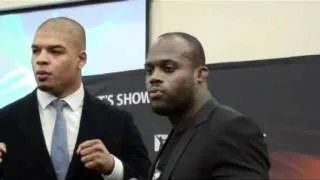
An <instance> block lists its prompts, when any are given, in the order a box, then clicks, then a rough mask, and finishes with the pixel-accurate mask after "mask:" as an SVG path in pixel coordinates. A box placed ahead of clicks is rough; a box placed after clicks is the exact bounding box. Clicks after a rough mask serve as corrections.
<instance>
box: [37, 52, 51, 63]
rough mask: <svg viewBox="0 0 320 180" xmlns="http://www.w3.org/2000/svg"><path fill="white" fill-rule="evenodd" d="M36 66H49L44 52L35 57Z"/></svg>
mask: <svg viewBox="0 0 320 180" xmlns="http://www.w3.org/2000/svg"><path fill="white" fill-rule="evenodd" d="M36 63H37V65H47V64H49V58H48V54H47V52H45V51H41V52H40V53H39V55H38V56H37V57H36Z"/></svg>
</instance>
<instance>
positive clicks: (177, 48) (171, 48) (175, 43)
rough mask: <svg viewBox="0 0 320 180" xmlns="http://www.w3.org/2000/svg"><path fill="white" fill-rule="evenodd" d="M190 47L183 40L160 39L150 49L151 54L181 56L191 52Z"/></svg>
mask: <svg viewBox="0 0 320 180" xmlns="http://www.w3.org/2000/svg"><path fill="white" fill-rule="evenodd" d="M190 50H191V48H190V45H189V44H188V43H187V42H186V41H185V40H183V39H181V38H168V39H161V38H160V39H158V40H157V41H156V42H155V43H154V44H153V45H152V47H151V48H150V54H153V55H156V54H157V55H160V54H170V55H181V54H183V53H186V52H190Z"/></svg>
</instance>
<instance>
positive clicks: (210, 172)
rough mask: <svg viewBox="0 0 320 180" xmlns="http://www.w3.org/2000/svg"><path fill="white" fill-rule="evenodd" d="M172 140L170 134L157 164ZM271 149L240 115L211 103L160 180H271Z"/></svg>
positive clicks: (246, 119) (202, 111)
mask: <svg viewBox="0 0 320 180" xmlns="http://www.w3.org/2000/svg"><path fill="white" fill-rule="evenodd" d="M171 137H172V132H171V133H170V135H169V137H168V139H167V141H166V143H165V145H164V147H163V148H162V150H161V151H160V152H159V154H158V157H157V158H156V161H155V163H154V164H153V166H152V168H151V171H150V175H149V179H151V178H152V176H153V173H154V171H155V166H156V163H157V162H158V160H159V158H161V155H162V154H161V153H162V152H163V150H164V149H165V148H168V147H166V145H167V143H168V141H170V138H171ZM268 156H269V155H268V150H267V145H266V143H265V141H264V137H263V133H262V131H261V130H260V128H259V127H258V126H257V125H256V124H254V123H253V122H252V121H251V120H250V119H248V118H246V117H244V116H243V115H242V114H240V113H239V112H237V111H235V110H233V109H231V108H229V107H226V106H222V105H220V104H219V103H218V102H217V101H215V100H210V101H208V102H207V103H206V104H205V105H204V107H203V108H202V109H201V110H200V112H199V114H198V115H197V119H196V125H195V126H193V127H191V128H189V129H187V130H186V131H185V132H184V134H183V135H182V137H181V138H180V140H179V142H178V143H177V145H176V147H175V148H174V149H173V150H172V153H171V155H169V161H168V163H167V165H166V167H165V168H164V169H163V171H162V172H161V176H160V178H159V179H166V180H167V179H183V180H185V179H215V180H220V179H221V180H222V179H223V180H234V179H243V180H250V179H269V175H268V171H269V168H270V164H269V158H268Z"/></svg>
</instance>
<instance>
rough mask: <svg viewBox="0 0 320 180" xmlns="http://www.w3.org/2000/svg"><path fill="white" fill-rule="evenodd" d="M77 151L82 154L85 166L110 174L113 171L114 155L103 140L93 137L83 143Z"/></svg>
mask: <svg viewBox="0 0 320 180" xmlns="http://www.w3.org/2000/svg"><path fill="white" fill-rule="evenodd" d="M77 153H78V154H79V155H80V157H81V161H82V162H83V163H84V166H85V167H87V168H89V169H93V170H96V171H98V172H100V173H102V174H110V173H111V172H112V171H113V168H114V158H113V155H112V154H110V153H109V151H108V149H107V148H106V147H105V145H104V144H103V142H102V141H101V140H99V139H93V140H88V141H85V142H83V143H81V144H80V145H79V147H78V149H77Z"/></svg>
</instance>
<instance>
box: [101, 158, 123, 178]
mask: <svg viewBox="0 0 320 180" xmlns="http://www.w3.org/2000/svg"><path fill="white" fill-rule="evenodd" d="M113 159H114V168H113V171H112V172H111V174H109V175H102V176H103V179H104V180H123V164H122V162H121V161H120V160H119V159H118V158H117V157H115V156H113Z"/></svg>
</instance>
